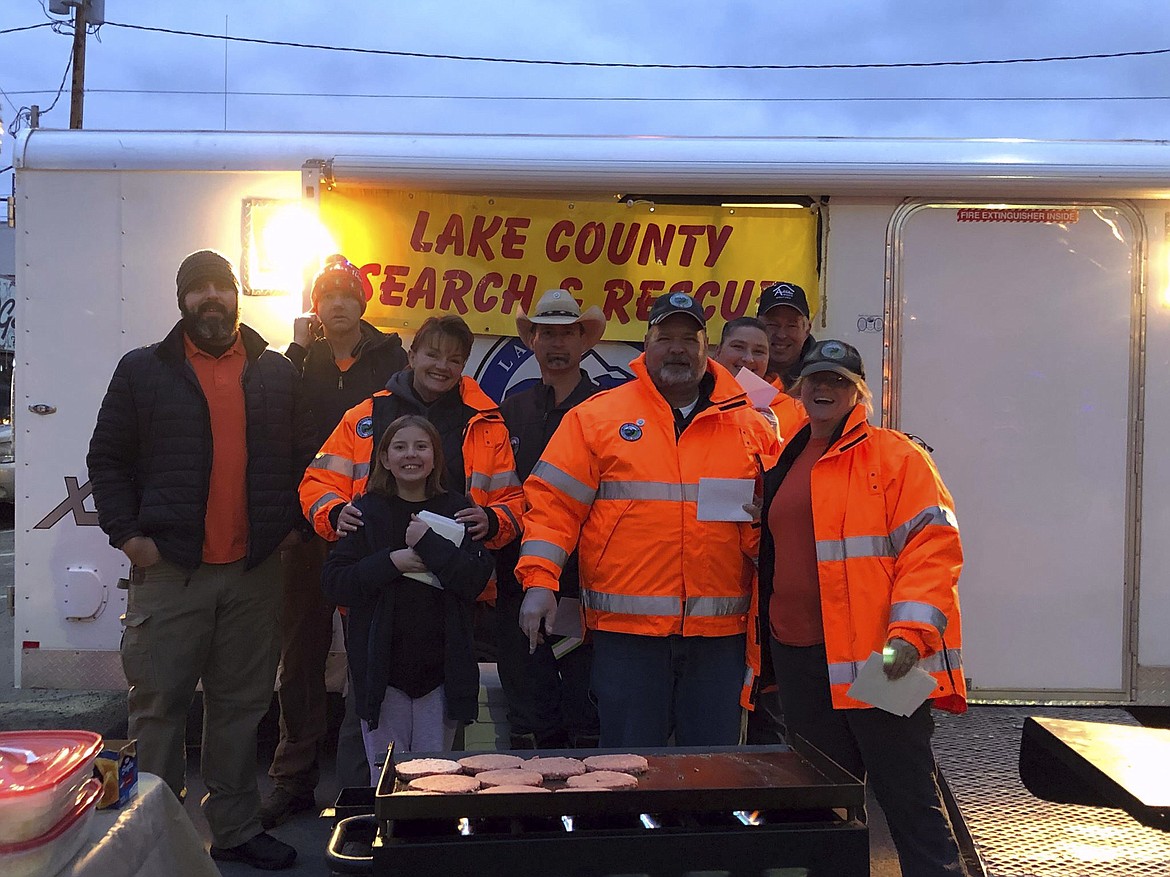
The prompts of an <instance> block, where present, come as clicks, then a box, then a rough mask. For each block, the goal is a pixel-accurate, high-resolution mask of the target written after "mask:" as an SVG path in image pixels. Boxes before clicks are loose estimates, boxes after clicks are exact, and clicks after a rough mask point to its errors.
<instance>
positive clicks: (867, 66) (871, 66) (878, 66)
mask: <svg viewBox="0 0 1170 877" xmlns="http://www.w3.org/2000/svg"><path fill="white" fill-rule="evenodd" d="M106 27H121V28H125V29H127V30H139V31H147V32H150V33H165V34H172V35H174V36H185V37H198V38H200V39H209V40H228V41H230V42H235V43H252V44H255V45H261V46H282V47H286V48H294V49H319V50H321V51H326V52H349V53H353V54H361V55H382V56H389V57H395V58H424V59H429V60H437V61H485V62H489V63H493V64H541V65H548V66H554V67H617V68H625V69H636V70H888V69H905V68H918V67H976V66H986V65H994V64H1042V63H1048V62H1052V61H1093V60H1103V59H1110V58H1138V57H1146V56H1151V55H1166V54H1170V49H1147V50H1142V51H1131V52H1099V53H1093V54H1086V55H1052V56H1048V57H1041V58H995V59H982V60H976V61H906V62H887V63H876V62H874V63H863V64H636V63H632V62H621V61H553V60H548V59H536V58H499V57H492V56H488V55H451V54H441V53H434V52H404V51H398V50H395V49H366V48H360V47H357V46H329V45H324V44H321V43H298V42H289V41H285V40H266V39H260V38H259V37H240V36H227V35H225V34H210V33H201V32H199V31H193V30H178V29H176V28H168V27H148V26H147V25H143V24H127V23H125V22H119V21H107V22H106ZM221 94H222V92H221Z"/></svg>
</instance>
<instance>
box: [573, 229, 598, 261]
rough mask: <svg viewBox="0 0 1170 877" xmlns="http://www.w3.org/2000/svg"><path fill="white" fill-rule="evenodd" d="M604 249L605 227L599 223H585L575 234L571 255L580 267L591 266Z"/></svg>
mask: <svg viewBox="0 0 1170 877" xmlns="http://www.w3.org/2000/svg"><path fill="white" fill-rule="evenodd" d="M604 249H605V226H604V225H603V224H602V223H600V222H587V223H585V224H584V225H583V226H581V231H579V232H578V233H577V243H576V245H575V246H574V247H573V255H575V256H576V257H577V261H578V262H580V263H581V264H582V265H592V264H593V263H594V262H596V261H597V257H598V256H600V255H601V253H602V251H603V250H604Z"/></svg>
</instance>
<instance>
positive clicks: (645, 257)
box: [638, 222, 674, 265]
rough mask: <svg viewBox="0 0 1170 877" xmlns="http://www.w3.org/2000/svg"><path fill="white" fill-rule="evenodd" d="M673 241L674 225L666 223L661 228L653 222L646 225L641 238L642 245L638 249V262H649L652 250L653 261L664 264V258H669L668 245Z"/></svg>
mask: <svg viewBox="0 0 1170 877" xmlns="http://www.w3.org/2000/svg"><path fill="white" fill-rule="evenodd" d="M673 243H674V225H668V226H666V228H665V229H663V228H661V227H659V225H658V224H657V223H655V222H652V223H650V224H649V225H648V226H646V236H645V237H644V238H642V246H641V248H640V249H639V250H638V264H639V265H647V264H649V263H650V254H651V252H653V253H654V261H655V263H657V264H659V265H665V264H666V260H667V259H668V258H670V247H671V245H672V244H673Z"/></svg>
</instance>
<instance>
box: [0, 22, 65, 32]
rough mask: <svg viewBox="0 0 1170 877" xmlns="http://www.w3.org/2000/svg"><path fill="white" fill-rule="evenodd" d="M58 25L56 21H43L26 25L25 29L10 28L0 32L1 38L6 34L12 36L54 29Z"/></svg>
mask: <svg viewBox="0 0 1170 877" xmlns="http://www.w3.org/2000/svg"><path fill="white" fill-rule="evenodd" d="M57 23H58V22H56V21H41V22H38V23H37V24H26V25H24V26H23V27H9V28H5V29H4V30H0V36H4V34H10V33H20V32H21V31H24V30H36V29H37V28H39V27H52V26H53V25H54V24H57Z"/></svg>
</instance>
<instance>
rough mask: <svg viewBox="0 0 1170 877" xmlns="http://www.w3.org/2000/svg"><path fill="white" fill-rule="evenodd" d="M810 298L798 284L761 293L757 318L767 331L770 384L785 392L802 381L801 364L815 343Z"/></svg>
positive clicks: (782, 283) (765, 290)
mask: <svg viewBox="0 0 1170 877" xmlns="http://www.w3.org/2000/svg"><path fill="white" fill-rule="evenodd" d="M809 315H810V312H809V307H808V296H806V295H805V294H804V290H803V289H802V288H801V287H799V286H797V285H796V284H795V283H785V282H780V283H773V284H772V285H771V286H768V287H766V288H765V289H764V291H763V292H762V293H760V306H759V308H758V309H757V310H756V316H757V317H759V318H760V320H762V321H763V323H764V325H765V326H766V327H767V329H768V374H767V376H766V377H767V380H769V381H771V382H772V383H774V384H776V386H777V387H779V388H780V389H782V390H784V391H785V392H787V391H788V389H789V388H790V387H791V386H792V385H793V384H794V383H796V379H797V378H798V377H800V361H801V359H802V358H803V357H804V355H805V354H806V353H808V350H809V348H810V347H812V346H813V344H814V343H815V342H816V339H815V338H813V337H812V335H810V334H809V333H810V332H811V331H812V321H811V320H810V319H809Z"/></svg>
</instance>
